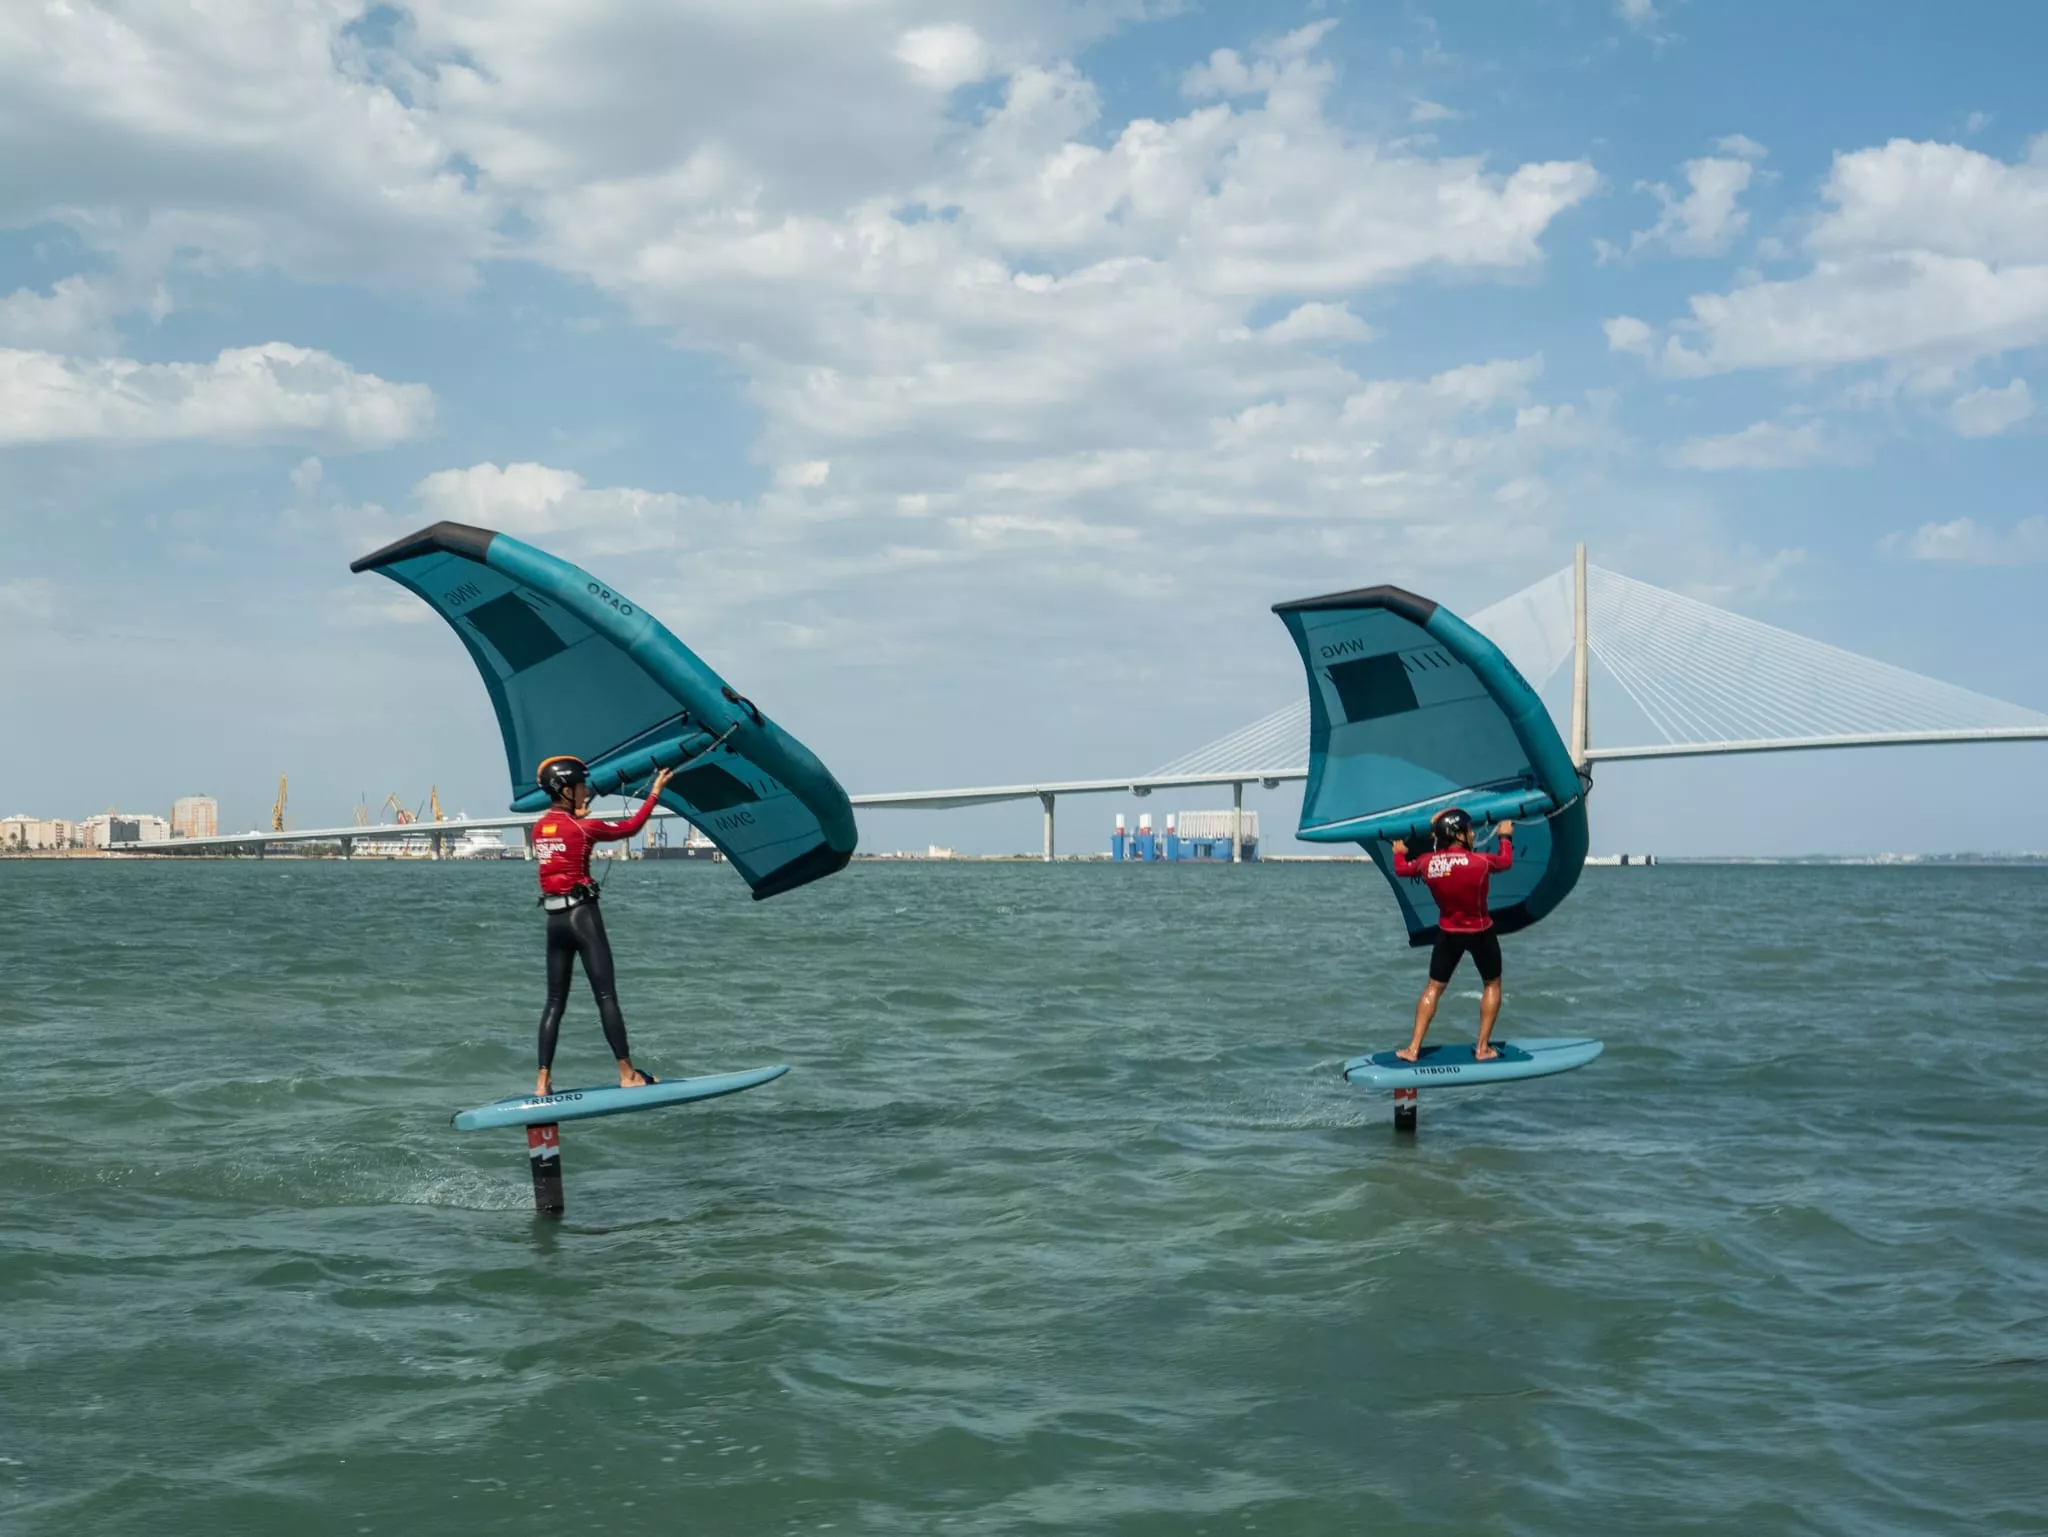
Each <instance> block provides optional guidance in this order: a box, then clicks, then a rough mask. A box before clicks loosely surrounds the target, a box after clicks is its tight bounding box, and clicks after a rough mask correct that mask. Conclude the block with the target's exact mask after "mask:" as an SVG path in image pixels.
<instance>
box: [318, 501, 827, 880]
mask: <svg viewBox="0 0 2048 1537" xmlns="http://www.w3.org/2000/svg"><path fill="white" fill-rule="evenodd" d="M349 569H350V570H351V571H376V572H379V573H381V574H382V575H384V576H388V577H390V578H391V580H392V581H394V582H396V583H398V584H399V586H401V587H404V588H406V589H408V590H409V591H411V592H413V593H416V594H418V596H419V597H420V598H422V599H423V600H425V602H426V604H427V606H428V607H430V608H432V609H433V610H434V612H435V613H437V614H439V615H440V616H441V617H442V618H443V619H445V620H446V621H447V622H448V625H449V628H451V629H452V630H454V631H455V633H456V635H457V636H458V637H460V639H461V641H462V644H463V645H464V646H465V647H467V648H468V651H469V655H470V658H471V660H472V661H474V662H475V663H476V669H477V672H478V673H479V674H480V675H481V676H482V678H483V682H484V688H485V689H486V690H488V691H489V693H490V696H491V703H492V705H493V706H494V707H496V709H497V712H498V727H499V729H500V731H502V732H503V734H504V738H505V759H506V765H507V768H508V770H509V772H510V774H511V778H512V793H513V801H512V809H513V810H514V811H541V810H544V809H545V808H546V806H547V804H548V800H547V796H546V795H545V794H544V793H543V792H542V791H541V790H540V788H539V787H538V786H537V785H535V783H534V779H533V776H534V770H535V769H536V767H537V766H538V765H539V764H540V761H541V760H542V759H543V758H546V757H550V756H552V755H554V754H556V753H573V754H575V755H576V756H577V757H579V758H581V759H582V760H583V761H584V762H585V763H586V764H588V765H589V767H590V788H591V791H592V793H593V794H597V795H613V794H621V793H626V792H628V791H630V790H631V789H632V788H633V787H634V786H636V785H640V784H643V783H645V781H647V780H648V779H649V778H651V777H652V776H653V774H654V771H655V770H656V769H658V768H668V769H673V770H675V771H676V773H675V777H674V778H673V779H672V780H670V781H669V786H668V788H667V789H666V790H665V791H663V792H662V797H661V798H662V802H663V804H665V805H666V806H667V807H668V808H669V809H670V810H671V811H674V812H677V813H679V814H680V815H682V816H684V817H687V818H688V819H689V820H690V822H691V823H692V824H693V825H695V826H696V827H698V828H700V829H702V831H703V832H704V835H705V836H706V837H708V838H709V839H711V841H712V842H713V843H715V844H717V845H718V847H719V848H720V849H721V850H722V851H723V852H724V854H725V856H726V858H727V859H729V860H730V861H731V862H732V867H733V868H734V869H735V870H737V871H738V872H739V873H740V874H741V875H742V876H743V877H744V878H745V879H746V882H747V884H748V886H750V887H752V888H753V892H754V897H755V899H756V900H757V901H758V900H760V899H761V898H763V897H772V896H776V895H779V894H780V893H782V892H785V891H791V890H794V889H795V888H796V887H798V886H802V885H804V884H806V883H807V882H810V881H815V880H819V879H822V878H823V877H825V876H827V875H831V874H832V873H833V872H835V871H837V870H841V869H844V868H845V866H846V862H847V861H848V860H849V859H851V858H852V857H853V850H854V845H855V843H856V841H857V834H856V832H855V829H854V821H853V807H852V805H851V804H850V803H849V802H848V801H847V798H846V792H845V791H844V790H843V789H841V788H840V786H839V781H838V780H836V779H834V778H833V777H832V775H831V773H830V772H829V771H828V770H827V769H826V767H825V765H824V764H822V763H820V762H819V761H818V759H817V758H816V757H815V756H813V754H812V753H811V751H810V749H808V748H806V747H805V746H804V745H803V743H801V742H799V741H797V740H796V738H795V737H793V736H791V735H789V733H788V732H786V731H784V730H783V729H782V728H781V727H780V726H778V725H776V724H775V723H774V722H773V721H772V720H769V719H768V718H767V717H766V716H764V715H763V714H762V713H761V712H760V711H759V710H758V709H756V708H755V707H754V705H753V703H752V702H751V701H750V700H748V699H746V698H745V697H744V696H742V695H741V694H739V693H737V692H735V691H734V689H733V688H732V686H731V685H730V684H728V683H727V682H726V681H725V680H724V679H723V678H721V677H719V675H718V674H717V673H715V672H713V671H712V670H711V669H710V668H709V667H707V666H706V665H705V664H704V662H703V660H702V659H701V658H699V657H698V656H697V655H696V654H695V653H694V652H692V651H691V650H690V648H689V647H688V646H685V645H684V644H683V643H682V642H681V641H679V640H677V639H676V638H675V636H673V635H671V634H670V633H669V632H668V630H667V629H666V628H664V627H663V626H662V624H661V622H660V621H659V620H657V619H656V618H655V617H654V616H653V615H652V614H650V613H648V612H647V611H646V610H645V609H642V608H640V607H638V606H637V605H636V604H634V603H632V602H631V601H629V600H628V599H627V598H625V597H624V596H623V595H621V594H620V593H618V592H617V591H615V590H614V589H613V588H611V587H609V586H607V585H606V584H604V583H603V582H600V581H599V580H597V578H595V577H593V576H592V575H591V574H590V573H589V572H587V571H584V570H582V569H580V568H579V567H576V566H572V565H570V564H569V563H568V562H567V561H565V560H559V559H557V558H556V557H555V556H553V555H550V554H548V553H547V552H546V551H545V550H537V549H535V548H534V547H533V546H532V545H530V544H524V543H521V542H520V541H519V540H517V539H514V538H512V537H511V536H510V535H509V534H500V533H494V532H493V531H492V530H490V529H487V528H471V527H470V526H468V525H467V524H463V523H436V524H435V525H434V526H433V527H431V528H423V529H421V530H420V531H419V532H418V533H416V534H413V535H410V536H409V537H407V538H404V539H400V540H399V541H398V542H397V543H395V544H390V545H386V546H385V547H384V548H383V549H381V550H378V551H377V552H376V553H375V554H371V555H365V556H364V557H363V558H362V559H361V560H358V561H356V562H355V563H354V564H352V565H351V566H350V567H349Z"/></svg>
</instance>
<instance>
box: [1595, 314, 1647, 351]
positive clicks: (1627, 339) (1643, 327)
mask: <svg viewBox="0 0 2048 1537" xmlns="http://www.w3.org/2000/svg"><path fill="white" fill-rule="evenodd" d="M1600 328H1601V329H1602V330H1603V331H1605V332H1606V333H1607V345H1608V348H1609V349H1610V350H1611V351H1614V352H1635V353H1640V354H1642V355H1643V356H1645V357H1647V356H1648V355H1649V353H1650V344H1651V341H1652V340H1653V339H1654V338H1655V336H1656V334H1657V333H1656V332H1655V331H1653V330H1651V329H1650V327H1649V326H1648V325H1647V324H1645V323H1644V322H1643V321H1640V320H1637V319H1636V318H1635V317H1634V316H1632V315H1617V316H1615V317H1614V319H1612V320H1603V321H1601V322H1600Z"/></svg>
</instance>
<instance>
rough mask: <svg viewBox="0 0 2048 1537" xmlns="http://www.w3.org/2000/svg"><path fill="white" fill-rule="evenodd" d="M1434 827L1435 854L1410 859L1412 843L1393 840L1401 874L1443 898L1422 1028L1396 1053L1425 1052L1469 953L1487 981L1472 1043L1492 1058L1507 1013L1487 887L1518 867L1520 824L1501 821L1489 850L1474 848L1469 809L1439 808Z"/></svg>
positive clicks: (1418, 1018) (1420, 1003)
mask: <svg viewBox="0 0 2048 1537" xmlns="http://www.w3.org/2000/svg"><path fill="white" fill-rule="evenodd" d="M1430 827H1431V828H1432V829H1433V830H1434V832H1435V834H1436V837H1435V840H1434V841H1435V843H1436V848H1435V849H1434V850H1432V851H1431V852H1429V853H1426V854H1421V855H1418V856H1416V857H1414V858H1410V857H1409V854H1408V845H1407V844H1405V843H1401V842H1396V843H1395V844H1394V873H1395V874H1396V875H1399V876H1402V877H1412V876H1418V875H1419V876H1421V877H1422V881H1423V884H1424V885H1426V886H1428V887H1429V894H1430V895H1431V896H1432V897H1434V898H1435V899H1436V910H1437V941H1436V947H1435V948H1434V949H1433V950H1431V951H1430V952H1429V982H1428V983H1427V985H1425V986H1424V987H1423V989H1422V996H1421V997H1420V998H1419V999H1417V1000H1416V1003H1415V1034H1414V1036H1413V1037H1411V1038H1410V1040H1409V1042H1408V1046H1407V1049H1406V1050H1404V1051H1397V1052H1395V1053H1394V1055H1395V1056H1397V1057H1399V1058H1400V1059H1401V1060H1402V1061H1404V1062H1413V1061H1414V1060H1415V1059H1416V1058H1417V1057H1419V1056H1421V1055H1422V1038H1423V1037H1424V1036H1425V1035H1427V1034H1428V1033H1429V1022H1430V1021H1431V1020H1433V1019H1435V1018H1436V1005H1437V1000H1438V999H1439V998H1441V997H1443V995H1444V988H1445V987H1446V986H1448V985H1449V983H1450V980H1451V973H1452V972H1454V971H1456V970H1457V969H1458V962H1459V961H1460V960H1461V959H1462V958H1463V957H1464V956H1466V955H1467V954H1470V955H1471V957H1472V964H1473V965H1475V966H1477V967H1478V968H1479V980H1480V981H1481V982H1483V983H1484V984H1485V990H1484V991H1483V992H1482V993H1481V994H1480V995H1479V1044H1478V1045H1477V1046H1475V1047H1473V1048H1472V1056H1473V1058H1474V1060H1476V1061H1480V1062H1485V1061H1489V1060H1490V1059H1492V1058H1494V1057H1497V1056H1499V1055H1500V1053H1499V1052H1497V1051H1495V1050H1494V1049H1493V1047H1492V1046H1490V1045H1488V1044H1487V1043H1488V1041H1489V1040H1491V1039H1492V1036H1493V1022H1494V1021H1495V1020H1496V1019H1498V1018H1500V936H1499V935H1498V934H1496V933H1494V932H1493V914H1492V913H1491V912H1489V911H1488V910H1487V906H1486V888H1487V884H1488V882H1489V881H1490V879H1491V878H1492V875H1493V872H1494V871H1496V870H1511V869H1513V868H1514V864H1515V843H1514V832H1515V824H1514V823H1513V822H1503V823H1501V824H1500V847H1499V849H1498V850H1496V851H1495V852H1493V853H1490V854H1488V853H1481V852H1480V851H1478V850H1477V849H1475V848H1473V847H1472V818H1471V817H1470V816H1469V815H1467V813H1466V812H1465V810H1464V808H1463V807H1460V806H1453V807H1451V808H1450V810H1448V811H1439V812H1438V813H1437V814H1436V816H1435V817H1434V818H1433V819H1432V820H1431V822H1430Z"/></svg>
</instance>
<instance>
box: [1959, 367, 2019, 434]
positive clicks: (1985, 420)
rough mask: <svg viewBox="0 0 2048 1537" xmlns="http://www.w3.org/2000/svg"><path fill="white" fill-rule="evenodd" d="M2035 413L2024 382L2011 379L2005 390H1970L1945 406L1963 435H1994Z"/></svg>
mask: <svg viewBox="0 0 2048 1537" xmlns="http://www.w3.org/2000/svg"><path fill="white" fill-rule="evenodd" d="M2033 414H2034V397H2033V396H2032V395H2031V394H2029V393H2028V391H2027V381H2026V380H2024V379H2014V380H2013V381H2012V382H2011V383H2009V384H2008V385H2006V386H2005V388H2004V389H1999V390H1994V389H1981V390H1972V391H1970V393H1969V394H1967V395H1964V396H1961V397H1959V398H1958V399H1957V400H1956V401H1955V402H1954V403H1953V404H1952V405H1950V407H1949V408H1948V416H1949V421H1950V422H1951V423H1953V424H1954V426H1955V429H1956V431H1957V432H1959V433H1961V434H1962V435H1963V436H1964V437H1966V438H1989V437H1996V436H1997V435H1998V434H1999V433H2001V432H2004V431H2005V430H2006V429H2007V428H2008V427H2016V426H2018V425H2019V424H2020V423H2021V422H2023V421H2025V420H2026V419H2027V418H2028V417H2029V416H2032V415H2033Z"/></svg>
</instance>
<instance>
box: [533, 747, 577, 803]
mask: <svg viewBox="0 0 2048 1537" xmlns="http://www.w3.org/2000/svg"><path fill="white" fill-rule="evenodd" d="M533 777H534V779H535V781H536V782H538V784H539V785H540V787H541V788H542V789H543V790H545V791H547V792H548V797H549V799H551V800H560V799H561V798H562V797H563V796H565V795H567V794H568V793H569V792H570V791H571V790H572V789H574V788H575V787H576V786H577V785H580V784H587V783H589V781H590V770H589V768H588V767H586V766H585V764H584V762H583V760H582V759H581V758H574V757H569V756H567V755H566V754H565V755H564V756H562V757H559V758H548V759H545V760H543V761H542V763H541V766H540V768H539V770H538V771H537V772H536V773H535V774H534V776H533Z"/></svg>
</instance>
